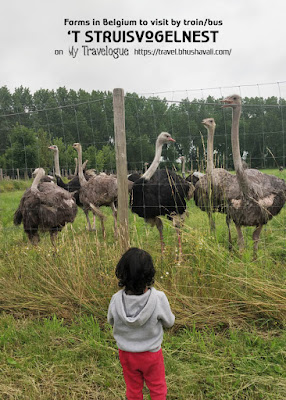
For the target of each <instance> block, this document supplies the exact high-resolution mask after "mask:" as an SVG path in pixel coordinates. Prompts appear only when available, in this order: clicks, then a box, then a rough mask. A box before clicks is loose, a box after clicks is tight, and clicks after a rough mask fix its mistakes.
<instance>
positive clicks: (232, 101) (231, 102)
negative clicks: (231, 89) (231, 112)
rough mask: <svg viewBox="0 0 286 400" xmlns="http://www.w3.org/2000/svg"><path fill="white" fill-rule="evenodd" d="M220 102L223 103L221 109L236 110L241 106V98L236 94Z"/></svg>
mask: <svg viewBox="0 0 286 400" xmlns="http://www.w3.org/2000/svg"><path fill="white" fill-rule="evenodd" d="M221 102H222V103H224V105H223V106H222V107H223V108H226V107H231V108H236V107H238V106H241V97H240V96H239V95H238V94H233V95H232V96H228V97H226V98H225V99H223V100H221Z"/></svg>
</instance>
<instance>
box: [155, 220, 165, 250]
mask: <svg viewBox="0 0 286 400" xmlns="http://www.w3.org/2000/svg"><path fill="white" fill-rule="evenodd" d="M154 222H155V225H156V227H157V229H158V231H159V234H160V242H161V252H162V254H163V252H164V247H165V243H164V239H163V222H162V221H161V219H160V218H159V217H155V221H154Z"/></svg>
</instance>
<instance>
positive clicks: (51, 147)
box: [49, 144, 59, 151]
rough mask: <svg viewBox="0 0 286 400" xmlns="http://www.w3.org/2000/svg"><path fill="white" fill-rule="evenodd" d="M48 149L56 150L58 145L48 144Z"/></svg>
mask: <svg viewBox="0 0 286 400" xmlns="http://www.w3.org/2000/svg"><path fill="white" fill-rule="evenodd" d="M49 149H50V150H52V151H58V150H59V149H58V146H56V145H55V144H52V145H51V146H49Z"/></svg>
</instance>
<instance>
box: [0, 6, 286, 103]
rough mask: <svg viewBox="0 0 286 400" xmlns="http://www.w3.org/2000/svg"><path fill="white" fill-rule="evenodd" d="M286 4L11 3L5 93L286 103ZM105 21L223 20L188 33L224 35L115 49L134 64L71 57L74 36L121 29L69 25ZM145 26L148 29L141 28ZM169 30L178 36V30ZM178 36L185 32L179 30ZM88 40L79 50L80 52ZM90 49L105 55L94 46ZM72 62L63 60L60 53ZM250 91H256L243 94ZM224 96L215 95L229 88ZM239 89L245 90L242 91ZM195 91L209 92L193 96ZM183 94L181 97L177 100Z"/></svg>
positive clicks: (0, 25) (3, 66)
mask: <svg viewBox="0 0 286 400" xmlns="http://www.w3.org/2000/svg"><path fill="white" fill-rule="evenodd" d="M285 16H286V2H285V1H284V0H272V1H269V0H247V1H246V0H216V1H214V0H200V1H194V0H193V1H191V0H177V1H174V0H172V1H171V0H158V1H156V0H144V1H143V0H141V1H138V0H133V1H132V0H118V1H111V0H81V1H79V0H77V1H76V0H41V1H39V0H38V1H37V0H25V1H22V0H17V1H15V0H10V1H9V2H8V1H7V2H5V5H4V4H3V5H2V9H1V15H0V34H1V36H0V37H1V63H0V79H1V81H0V86H5V85H6V86H7V87H8V88H9V89H10V90H13V89H14V88H15V87H19V86H21V85H23V86H24V87H28V88H30V90H31V92H34V91H36V90H38V89H40V88H45V89H56V88H58V87H60V86H65V87H66V88H67V89H74V90H78V89H80V88H82V89H84V90H86V91H89V92H90V91H92V90H102V91H105V90H110V91H112V90H113V88H115V87H122V88H124V90H125V92H137V93H139V94H142V93H158V92H165V91H170V92H174V93H170V94H168V95H167V98H168V99H177V97H186V93H187V91H190V92H188V94H189V95H190V93H194V95H195V96H197V97H199V96H200V95H203V96H207V95H208V94H211V95H214V96H215V97H220V96H221V94H223V95H225V94H231V93H233V92H238V91H239V90H240V91H241V92H240V94H242V95H243V96H256V95H261V96H264V95H266V96H267V95H270V94H271V95H276V96H279V87H280V90H281V92H280V93H281V95H282V96H283V97H286V83H285V84H281V85H279V86H278V85H277V84H274V85H261V86H260V85H259V86H257V84H263V83H276V82H283V81H286V67H285V65H286V46H285V38H286V24H285ZM65 18H69V19H71V20H72V19H74V20H92V19H93V18H95V19H97V20H100V21H102V19H103V18H108V19H114V18H115V19H118V20H120V19H122V18H124V19H125V20H130V19H132V20H136V21H137V22H138V24H137V26H136V27H124V28H121V30H123V29H124V30H134V29H136V30H138V31H142V30H143V29H144V30H160V29H162V27H160V26H157V27H155V28H154V27H152V26H151V24H150V21H151V20H153V19H155V18H158V19H163V18H165V19H167V20H168V21H170V20H171V18H173V19H176V20H180V21H183V20H184V19H189V20H195V19H201V20H205V19H206V18H209V19H211V20H222V22H223V25H222V26H219V27H208V26H206V27H201V26H194V27H186V26H185V27H184V29H185V30H212V29H215V30H219V34H218V35H217V42H216V43H215V44H213V43H197V44H194V43H190V44H189V43H180V44H172V43H169V44H166V43H163V44H160V43H158V44H155V43H153V44H146V43H141V44H136V45H134V44H130V43H127V44H124V43H120V44H108V43H107V45H108V46H109V47H127V48H128V49H129V56H127V57H120V58H119V59H118V60H115V59H113V58H112V57H104V56H100V57H95V56H86V57H85V56H83V55H82V53H80V54H79V55H78V56H77V57H76V58H72V57H71V56H69V55H68V49H69V47H70V46H71V45H73V44H74V42H73V39H72V37H71V36H69V35H68V34H67V31H68V30H69V29H79V30H81V32H84V31H86V30H96V29H97V30H99V29H100V30H119V28H114V27H104V26H102V25H101V26H100V27H93V26H86V27H78V28H77V27H68V26H65V25H64V19H65ZM139 19H145V20H148V22H149V23H148V26H147V27H142V26H139ZM163 29H168V30H174V29H175V28H173V27H171V26H167V27H163ZM177 31H178V32H180V31H181V29H180V28H179V29H177ZM83 44H85V43H83V40H82V41H81V42H80V43H79V44H77V45H75V46H77V47H79V48H80V51H81V45H83ZM88 45H89V46H90V47H105V46H106V44H104V43H99V44H96V43H94V42H93V43H90V44H88ZM134 48H142V49H145V50H146V49H154V48H161V49H174V48H184V49H193V48H197V49H200V50H202V49H204V50H205V49H210V48H213V49H214V50H216V49H232V54H231V56H206V55H205V56H198V55H197V56H157V57H155V56H146V57H143V56H138V55H137V56H135V55H134V54H133V50H134ZM57 49H58V50H63V51H64V55H55V50H57ZM242 85H254V86H253V87H250V86H242ZM228 86H231V88H225V89H222V91H220V90H219V89H217V90H209V89H207V88H220V87H223V88H224V87H228ZM234 86H236V87H237V86H241V87H240V88H237V89H236V90H235V89H234V88H233V87H234ZM194 89H204V90H203V91H198V92H192V91H193V90H194ZM177 91H181V92H177Z"/></svg>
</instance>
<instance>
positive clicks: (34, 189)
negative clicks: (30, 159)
mask: <svg viewBox="0 0 286 400" xmlns="http://www.w3.org/2000/svg"><path fill="white" fill-rule="evenodd" d="M43 176H44V174H43V172H42V171H38V173H37V175H36V176H35V178H34V180H33V183H32V186H31V191H32V192H37V191H38V185H39V183H40V180H41V179H42V177H43Z"/></svg>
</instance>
